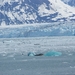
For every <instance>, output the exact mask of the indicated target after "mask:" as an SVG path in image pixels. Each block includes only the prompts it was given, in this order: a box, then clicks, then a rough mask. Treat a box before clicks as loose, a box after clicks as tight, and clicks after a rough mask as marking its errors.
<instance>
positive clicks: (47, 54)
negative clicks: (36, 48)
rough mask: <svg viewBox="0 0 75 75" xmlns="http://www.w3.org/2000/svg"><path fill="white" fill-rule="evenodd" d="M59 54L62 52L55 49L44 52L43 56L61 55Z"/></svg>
mask: <svg viewBox="0 0 75 75" xmlns="http://www.w3.org/2000/svg"><path fill="white" fill-rule="evenodd" d="M61 55H62V53H61V52H57V51H49V52H46V53H45V54H44V56H61Z"/></svg>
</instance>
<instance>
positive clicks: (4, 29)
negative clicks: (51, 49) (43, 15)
mask: <svg viewBox="0 0 75 75" xmlns="http://www.w3.org/2000/svg"><path fill="white" fill-rule="evenodd" d="M46 36H75V22H61V23H60V22H55V23H39V24H38V23H35V24H25V25H18V27H17V25H14V26H12V25H11V26H1V27H0V38H20V37H46Z"/></svg>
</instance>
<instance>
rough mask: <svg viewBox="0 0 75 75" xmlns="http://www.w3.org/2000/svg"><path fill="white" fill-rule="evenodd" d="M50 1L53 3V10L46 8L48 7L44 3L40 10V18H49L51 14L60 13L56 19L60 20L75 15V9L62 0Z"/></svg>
mask: <svg viewBox="0 0 75 75" xmlns="http://www.w3.org/2000/svg"><path fill="white" fill-rule="evenodd" d="M49 1H50V2H51V3H52V5H50V6H51V8H53V9H50V10H48V9H47V8H46V7H47V6H46V4H45V3H43V4H42V5H40V6H39V8H38V12H39V15H40V16H48V15H50V14H53V13H56V12H58V16H57V17H56V18H55V19H58V18H63V17H64V18H66V17H69V16H72V15H73V14H75V8H74V7H71V6H69V5H67V4H65V3H64V2H62V1H61V0H49Z"/></svg>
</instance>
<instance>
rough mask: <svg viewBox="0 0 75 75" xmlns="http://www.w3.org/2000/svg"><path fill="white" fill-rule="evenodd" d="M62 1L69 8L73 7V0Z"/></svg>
mask: <svg viewBox="0 0 75 75" xmlns="http://www.w3.org/2000/svg"><path fill="white" fill-rule="evenodd" d="M62 1H63V2H65V3H66V4H68V5H70V6H75V0H62Z"/></svg>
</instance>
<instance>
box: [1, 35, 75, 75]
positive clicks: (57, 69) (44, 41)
mask: <svg viewBox="0 0 75 75" xmlns="http://www.w3.org/2000/svg"><path fill="white" fill-rule="evenodd" d="M50 50H54V51H58V52H61V53H62V55H61V56H51V57H49V56H32V57H29V56H27V54H28V52H35V53H45V52H47V51H50ZM0 75H75V37H72V36H70V37H68V36H65V37H63V36H62V37H35V38H18V39H16V38H12V39H0Z"/></svg>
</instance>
